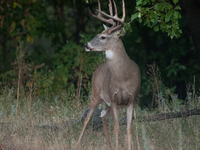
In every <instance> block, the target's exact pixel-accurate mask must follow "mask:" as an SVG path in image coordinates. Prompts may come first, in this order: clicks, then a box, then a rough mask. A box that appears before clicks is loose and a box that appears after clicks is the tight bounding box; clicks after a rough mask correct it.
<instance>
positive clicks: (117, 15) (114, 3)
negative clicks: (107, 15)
mask: <svg viewBox="0 0 200 150" xmlns="http://www.w3.org/2000/svg"><path fill="white" fill-rule="evenodd" d="M113 4H114V7H115V16H116V17H118V14H117V6H116V3H115V1H114V0H113Z"/></svg>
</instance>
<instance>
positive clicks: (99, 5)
mask: <svg viewBox="0 0 200 150" xmlns="http://www.w3.org/2000/svg"><path fill="white" fill-rule="evenodd" d="M98 8H99V10H101V4H100V1H99V0H98ZM98 16H101V14H100V13H99V14H98Z"/></svg>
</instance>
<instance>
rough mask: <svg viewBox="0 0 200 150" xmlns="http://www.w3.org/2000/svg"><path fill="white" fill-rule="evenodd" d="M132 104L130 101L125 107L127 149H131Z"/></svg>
mask: <svg viewBox="0 0 200 150" xmlns="http://www.w3.org/2000/svg"><path fill="white" fill-rule="evenodd" d="M133 112H134V105H133V103H131V104H130V105H129V106H128V107H127V133H128V150H132V120H133Z"/></svg>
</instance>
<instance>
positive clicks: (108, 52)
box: [106, 50, 113, 59]
mask: <svg viewBox="0 0 200 150" xmlns="http://www.w3.org/2000/svg"><path fill="white" fill-rule="evenodd" d="M106 58H109V59H112V58H113V52H112V51H111V50H107V51H106Z"/></svg>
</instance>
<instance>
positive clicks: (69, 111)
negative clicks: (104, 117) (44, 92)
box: [0, 90, 200, 150]
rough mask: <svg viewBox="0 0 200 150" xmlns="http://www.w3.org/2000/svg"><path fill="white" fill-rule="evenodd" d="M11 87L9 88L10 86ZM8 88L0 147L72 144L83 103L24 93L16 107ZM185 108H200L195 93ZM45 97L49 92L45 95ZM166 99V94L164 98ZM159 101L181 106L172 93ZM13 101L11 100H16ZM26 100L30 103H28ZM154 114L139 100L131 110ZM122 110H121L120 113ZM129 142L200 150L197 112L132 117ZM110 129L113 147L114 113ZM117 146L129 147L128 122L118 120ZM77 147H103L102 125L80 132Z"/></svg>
mask: <svg viewBox="0 0 200 150" xmlns="http://www.w3.org/2000/svg"><path fill="white" fill-rule="evenodd" d="M8 91H9V90H8ZM12 94H13V93H12V90H10V91H9V92H7V93H6V92H5V93H4V94H3V95H2V96H1V97H0V149H1V150H41V149H43V150H71V149H72V150H73V149H74V150H75V149H77V145H76V143H77V140H78V137H79V135H80V132H81V130H82V127H83V124H82V123H81V122H79V123H77V124H74V125H73V123H74V121H75V120H77V119H78V118H79V117H80V116H81V114H82V113H83V112H84V111H85V110H86V109H87V106H88V104H89V101H90V100H89V99H88V101H87V102H86V103H84V104H82V105H80V106H79V107H77V106H76V105H75V104H74V101H75V100H74V99H71V100H70V101H67V102H66V103H64V102H63V101H64V100H65V99H66V97H68V98H69V96H70V95H67V94H66V95H64V94H63V95H62V96H61V97H58V96H54V97H51V99H52V100H51V102H45V101H47V100H45V99H43V100H41V99H39V98H37V97H30V95H27V96H25V97H24V98H23V99H20V100H19V104H18V109H17V112H16V100H15V101H14V97H13V95H12ZM190 96H191V98H190V100H191V103H190V104H191V105H190V107H189V109H195V108H200V106H199V105H200V104H199V101H198V100H199V98H198V97H197V99H193V100H192V95H191V94H190ZM47 98H48V97H47ZM164 100H165V99H164ZM164 100H163V101H162V102H163V103H162V105H161V106H162V111H163V112H178V111H182V110H184V109H185V107H184V106H183V105H180V104H179V103H178V100H177V99H176V97H174V99H172V103H171V104H170V105H166V104H165V103H164ZM14 102H15V103H14ZM30 102H32V103H31V105H30ZM154 114H158V110H157V109H155V110H154V111H149V110H147V109H143V110H141V109H140V107H139V106H138V105H136V108H135V115H136V116H138V115H140V116H148V115H154ZM125 115H126V113H125V111H124V110H120V117H119V118H123V117H124V116H125ZM132 132H133V135H132V136H133V148H134V149H135V150H169V149H171V150H187V149H188V150H199V149H200V144H199V143H200V118H199V116H190V117H183V118H179V119H168V120H163V121H155V122H147V121H143V122H138V121H137V119H136V120H135V121H133V125H132ZM109 133H110V138H111V142H112V147H113V149H114V145H115V137H114V135H113V122H112V118H110V120H109ZM119 147H120V149H121V150H124V149H127V134H126V126H125V125H123V126H120V131H119ZM79 149H80V150H104V149H107V143H106V140H105V137H104V133H103V129H102V126H101V125H100V126H99V128H97V129H95V130H93V126H90V127H89V128H88V129H87V130H86V133H85V135H84V137H83V140H82V143H81V147H79Z"/></svg>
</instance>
